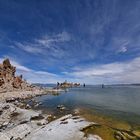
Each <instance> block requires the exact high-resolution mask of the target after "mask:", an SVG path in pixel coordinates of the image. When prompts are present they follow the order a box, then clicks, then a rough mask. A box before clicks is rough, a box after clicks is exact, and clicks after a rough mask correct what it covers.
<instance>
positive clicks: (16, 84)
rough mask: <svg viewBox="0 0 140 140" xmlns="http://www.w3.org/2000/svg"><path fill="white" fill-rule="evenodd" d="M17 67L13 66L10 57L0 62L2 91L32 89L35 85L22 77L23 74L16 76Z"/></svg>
mask: <svg viewBox="0 0 140 140" xmlns="http://www.w3.org/2000/svg"><path fill="white" fill-rule="evenodd" d="M15 72H16V67H14V66H12V65H11V63H10V60H9V59H5V60H4V61H3V63H2V64H0V92H7V91H14V90H32V89H33V87H32V86H31V85H30V84H28V83H27V82H26V81H25V80H23V79H22V75H20V76H16V75H15Z"/></svg>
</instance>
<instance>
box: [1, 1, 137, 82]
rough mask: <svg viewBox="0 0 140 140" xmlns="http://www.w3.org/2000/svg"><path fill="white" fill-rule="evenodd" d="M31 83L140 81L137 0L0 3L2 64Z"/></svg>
mask: <svg viewBox="0 0 140 140" xmlns="http://www.w3.org/2000/svg"><path fill="white" fill-rule="evenodd" d="M7 57H8V58H10V60H11V61H12V64H14V65H16V67H17V74H19V73H22V74H23V75H24V77H25V79H27V80H28V81H29V82H41V83H53V82H55V83H56V82H57V81H64V80H65V79H66V80H68V81H71V82H72V81H73V82H81V83H83V82H85V83H89V84H101V83H105V84H112V83H137V82H140V76H139V75H140V72H139V71H140V70H139V69H140V1H139V0H39V1H38V0H20V1H19V0H0V62H1V61H2V60H3V59H4V58H7Z"/></svg>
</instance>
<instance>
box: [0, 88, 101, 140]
mask: <svg viewBox="0 0 140 140" xmlns="http://www.w3.org/2000/svg"><path fill="white" fill-rule="evenodd" d="M57 92H58V90H54V89H47V90H35V91H13V92H6V93H0V139H2V140H21V139H22V140H32V139H34V140H35V139H38V135H36V134H37V133H39V135H40V137H39V138H40V140H41V139H42V140H43V139H48V140H55V139H57V138H58V137H59V138H60V139H64V140H65V139H68V138H69V140H71V139H75V140H81V139H83V140H88V139H93V140H102V139H101V138H100V137H99V136H97V135H88V136H86V137H85V133H84V132H82V129H84V128H86V127H88V126H90V125H94V124H95V123H93V122H89V121H86V120H85V119H84V118H82V117H80V116H78V114H77V115H76V114H75V115H72V114H69V115H65V116H63V117H61V118H58V119H56V117H55V116H52V115H51V114H43V113H42V111H41V110H38V111H36V110H33V108H32V107H31V106H30V105H29V104H27V103H25V102H24V100H26V99H32V98H33V97H36V96H42V95H45V94H49V93H51V94H52V95H55V94H57ZM67 128H69V129H67ZM44 129H45V131H48V133H49V136H48V135H46V133H44ZM48 129H49V130H48ZM50 130H51V131H50ZM58 131H61V132H64V131H65V132H64V134H63V135H61V134H60V133H59V132H58ZM71 131H73V132H71ZM35 135H36V136H35Z"/></svg>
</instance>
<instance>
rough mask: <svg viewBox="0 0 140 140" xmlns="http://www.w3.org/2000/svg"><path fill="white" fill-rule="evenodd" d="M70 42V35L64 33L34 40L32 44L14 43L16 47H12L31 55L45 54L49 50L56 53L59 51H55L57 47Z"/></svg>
mask: <svg viewBox="0 0 140 140" xmlns="http://www.w3.org/2000/svg"><path fill="white" fill-rule="evenodd" d="M70 40H71V36H70V34H69V33H67V32H66V31H63V32H62V33H59V34H56V35H52V36H48V35H44V36H42V37H40V38H37V39H34V41H32V42H14V45H12V46H11V47H13V48H19V49H21V50H23V51H25V52H28V53H31V54H43V53H46V52H47V49H49V51H50V50H51V51H52V52H53V53H55V51H56V50H58V49H54V47H55V46H56V45H59V43H66V42H68V41H70Z"/></svg>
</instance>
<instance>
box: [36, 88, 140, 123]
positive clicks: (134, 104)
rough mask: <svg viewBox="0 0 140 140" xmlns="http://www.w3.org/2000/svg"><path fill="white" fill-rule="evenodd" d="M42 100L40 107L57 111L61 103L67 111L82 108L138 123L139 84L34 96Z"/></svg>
mask: <svg viewBox="0 0 140 140" xmlns="http://www.w3.org/2000/svg"><path fill="white" fill-rule="evenodd" d="M36 100H37V101H39V102H42V105H41V106H40V108H42V109H43V110H46V111H50V112H55V113H56V112H57V113H58V111H57V105H61V104H63V105H64V106H65V107H66V108H67V112H65V113H69V112H70V111H72V110H74V109H76V108H84V109H88V110H89V112H91V113H92V112H95V111H96V112H98V113H100V114H103V115H107V116H112V117H115V118H118V119H122V120H126V121H128V122H130V123H136V124H140V86H105V87H104V88H101V86H86V87H77V88H70V89H68V91H66V92H61V93H60V95H58V96H53V95H44V96H41V97H36Z"/></svg>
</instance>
